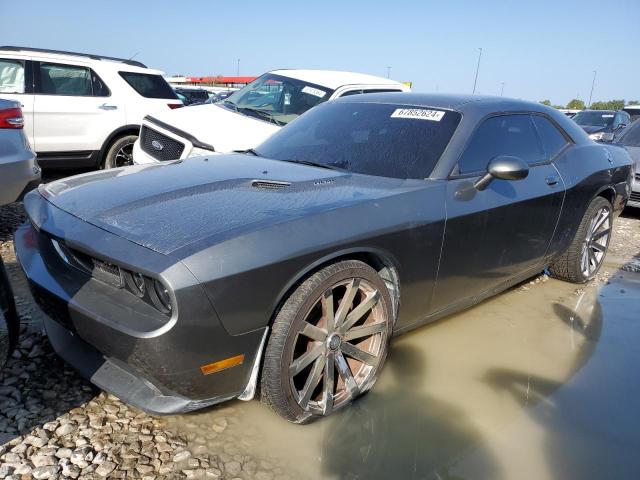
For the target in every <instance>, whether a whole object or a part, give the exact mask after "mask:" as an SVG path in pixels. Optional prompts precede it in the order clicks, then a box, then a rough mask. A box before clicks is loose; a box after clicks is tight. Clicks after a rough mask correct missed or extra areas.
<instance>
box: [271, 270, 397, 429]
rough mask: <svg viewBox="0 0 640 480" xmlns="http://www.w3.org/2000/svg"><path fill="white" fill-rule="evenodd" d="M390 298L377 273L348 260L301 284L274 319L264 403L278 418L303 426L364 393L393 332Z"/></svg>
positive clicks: (372, 382)
mask: <svg viewBox="0 0 640 480" xmlns="http://www.w3.org/2000/svg"><path fill="white" fill-rule="evenodd" d="M392 324H393V321H392V309H391V297H390V295H389V291H388V290H387V287H386V285H385V283H384V281H383V280H382V278H380V276H379V275H378V274H377V273H376V271H375V270H374V269H372V268H371V267H369V266H368V265H366V264H365V263H362V262H359V261H354V260H348V261H342V262H338V263H335V264H333V265H330V266H328V267H325V268H323V269H322V270H320V271H318V272H317V273H315V274H314V275H312V276H311V277H309V278H308V279H307V280H306V281H305V282H303V283H302V284H301V285H300V286H299V287H298V288H297V289H296V290H295V291H294V292H293V293H292V294H291V296H290V297H289V298H288V299H287V300H286V302H285V304H284V305H283V307H282V309H281V310H280V312H279V313H278V315H277V317H276V319H275V322H274V325H273V330H272V332H271V336H270V338H269V342H268V344H267V349H266V351H265V360H264V368H263V372H262V379H261V396H262V400H263V402H264V403H266V404H268V405H269V406H270V407H271V408H272V409H273V410H275V411H276V412H277V413H278V414H280V415H281V416H283V417H284V418H286V419H287V420H289V421H291V422H295V423H307V422H309V421H312V420H314V419H316V418H318V417H321V416H326V415H329V414H330V413H332V412H333V411H335V410H337V409H340V408H342V407H344V406H346V405H348V404H349V403H350V402H351V401H353V400H354V399H355V398H356V397H358V396H359V395H361V394H362V393H364V392H366V391H367V390H369V389H370V388H371V387H372V386H373V384H374V383H375V381H376V380H377V377H378V374H379V372H380V370H381V368H382V365H383V364H384V361H385V359H386V355H387V349H388V344H389V339H390V337H391V332H392Z"/></svg>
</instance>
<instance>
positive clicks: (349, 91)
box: [340, 89, 362, 97]
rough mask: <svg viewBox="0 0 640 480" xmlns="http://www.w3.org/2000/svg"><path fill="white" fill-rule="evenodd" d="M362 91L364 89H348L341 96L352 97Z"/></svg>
mask: <svg viewBox="0 0 640 480" xmlns="http://www.w3.org/2000/svg"><path fill="white" fill-rule="evenodd" d="M361 93H362V89H360V90H348V91H346V92H344V93H343V94H342V95H340V97H350V96H351V95H360V94H361Z"/></svg>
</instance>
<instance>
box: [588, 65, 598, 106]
mask: <svg viewBox="0 0 640 480" xmlns="http://www.w3.org/2000/svg"><path fill="white" fill-rule="evenodd" d="M597 73H598V72H596V71H595V70H594V71H593V81H592V82H591V93H590V94H589V105H588V106H587V108H591V98H592V97H593V86H594V85H595V84H596V74H597Z"/></svg>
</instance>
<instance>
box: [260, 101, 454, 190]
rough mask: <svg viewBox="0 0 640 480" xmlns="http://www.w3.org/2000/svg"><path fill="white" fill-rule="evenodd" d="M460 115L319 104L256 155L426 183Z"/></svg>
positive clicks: (405, 108) (422, 109) (372, 105)
mask: <svg viewBox="0 0 640 480" xmlns="http://www.w3.org/2000/svg"><path fill="white" fill-rule="evenodd" d="M460 118H461V115H460V114H459V113H458V112H453V111H445V110H438V109H433V108H429V107H411V106H402V105H389V104H377V103H347V102H337V103H328V104H326V105H321V106H320V107H318V108H315V109H313V110H312V111H311V112H309V113H308V114H307V115H304V116H303V117H302V118H300V120H298V121H297V122H296V123H295V124H292V125H291V126H289V127H287V128H286V129H283V130H281V131H279V132H277V133H276V134H275V135H273V136H272V137H271V138H270V139H268V140H267V141H266V142H264V143H263V144H262V145H260V146H259V147H258V148H257V149H256V150H257V151H258V153H259V154H260V155H263V156H265V157H268V158H273V159H276V160H286V161H294V162H305V163H315V164H319V165H324V166H327V167H329V168H336V169H341V170H346V171H349V172H353V173H361V174H365V175H376V176H381V177H391V178H402V179H409V178H410V179H423V178H427V177H428V176H429V175H430V174H431V171H432V170H433V168H434V167H435V165H436V163H437V162H438V160H439V159H440V156H441V155H442V153H443V152H444V149H445V148H446V147H447V145H448V144H449V140H450V139H451V136H452V135H453V132H454V131H455V129H456V127H457V126H458V123H459V122H460Z"/></svg>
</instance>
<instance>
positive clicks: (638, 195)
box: [629, 192, 640, 202]
mask: <svg viewBox="0 0 640 480" xmlns="http://www.w3.org/2000/svg"><path fill="white" fill-rule="evenodd" d="M629 200H631V201H632V202H640V192H631V196H630V197H629Z"/></svg>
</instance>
